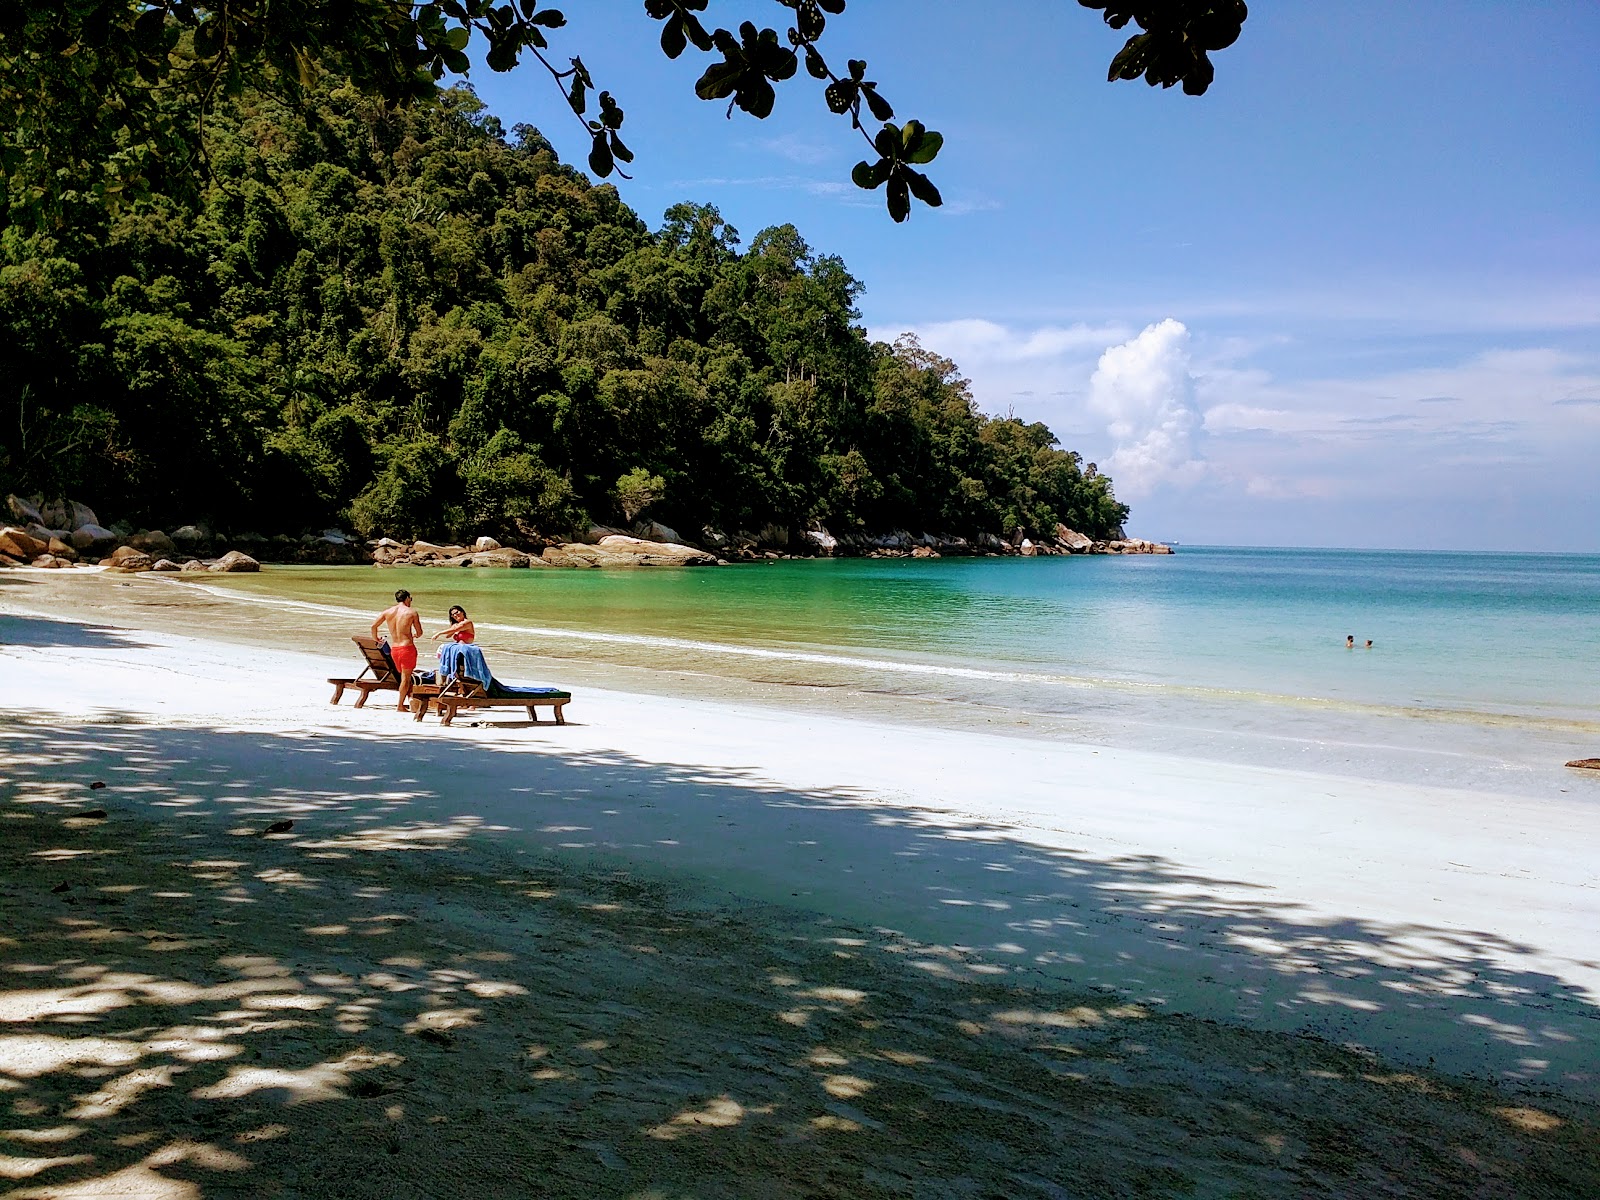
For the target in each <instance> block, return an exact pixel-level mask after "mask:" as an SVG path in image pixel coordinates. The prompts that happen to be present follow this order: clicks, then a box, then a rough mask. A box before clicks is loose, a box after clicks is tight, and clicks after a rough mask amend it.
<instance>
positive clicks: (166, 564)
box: [150, 558, 181, 571]
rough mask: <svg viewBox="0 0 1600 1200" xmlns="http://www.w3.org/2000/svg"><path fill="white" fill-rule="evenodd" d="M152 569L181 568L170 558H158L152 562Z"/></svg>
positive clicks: (174, 569) (173, 569)
mask: <svg viewBox="0 0 1600 1200" xmlns="http://www.w3.org/2000/svg"><path fill="white" fill-rule="evenodd" d="M150 569H151V570H152V571H177V570H180V569H181V568H180V567H179V566H178V564H177V563H175V562H173V561H172V560H171V559H170V558H158V559H156V561H155V562H153V563H151V564H150Z"/></svg>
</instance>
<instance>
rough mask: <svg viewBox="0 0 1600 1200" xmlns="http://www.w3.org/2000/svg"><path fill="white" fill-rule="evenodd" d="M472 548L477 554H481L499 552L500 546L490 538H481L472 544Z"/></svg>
mask: <svg viewBox="0 0 1600 1200" xmlns="http://www.w3.org/2000/svg"><path fill="white" fill-rule="evenodd" d="M472 548H473V549H474V550H476V551H477V552H478V553H479V554H483V553H485V552H487V551H489V550H499V549H500V548H501V546H500V543H499V542H497V541H495V540H494V539H493V538H492V537H481V538H479V539H478V540H477V541H475V542H473V543H472Z"/></svg>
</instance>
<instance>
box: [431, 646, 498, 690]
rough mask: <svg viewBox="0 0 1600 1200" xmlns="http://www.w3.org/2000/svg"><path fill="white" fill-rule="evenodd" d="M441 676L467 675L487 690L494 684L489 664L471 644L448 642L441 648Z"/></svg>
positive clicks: (481, 652)
mask: <svg viewBox="0 0 1600 1200" xmlns="http://www.w3.org/2000/svg"><path fill="white" fill-rule="evenodd" d="M439 674H440V676H441V677H444V676H449V677H451V678H459V677H460V676H462V675H465V676H466V677H467V678H468V679H471V680H474V681H476V682H477V683H480V684H482V685H483V687H484V688H485V689H487V688H488V687H489V685H490V684H491V683H493V682H494V676H493V675H492V674H490V672H489V662H488V660H487V659H485V658H484V657H483V651H482V650H479V649H478V648H477V647H476V646H474V645H473V644H472V643H471V642H446V643H445V644H444V645H443V646H440V647H439Z"/></svg>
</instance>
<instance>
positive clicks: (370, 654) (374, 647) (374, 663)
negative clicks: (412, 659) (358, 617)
mask: <svg viewBox="0 0 1600 1200" xmlns="http://www.w3.org/2000/svg"><path fill="white" fill-rule="evenodd" d="M350 640H351V641H352V642H354V643H355V644H356V648H357V649H359V650H360V651H361V657H362V658H364V659H366V660H367V665H366V667H365V668H363V669H362V672H361V674H359V675H357V676H356V677H355V678H354V679H329V680H328V682H329V683H331V684H333V699H332V700H330V701H328V703H329V704H337V703H339V700H340V698H341V697H342V696H343V695H344V690H345V688H355V689H356V690H357V691H359V692H360V693H361V698H360V699H359V700H357V701H356V707H357V708H360V707H361V706H362V705H364V704H365V703H366V702H367V697H368V696H370V695H372V693H373V692H398V691H399V690H400V676H399V675H398V674H397V673H396V671H395V669H394V664H393V663H391V662H390V661H389V660H388V659H387V658H385V657H384V655H383V651H382V650H381V649H379V647H378V639H377V638H371V637H366V636H365V635H363V634H357V635H356V636H355V637H353V638H351V639H350ZM369 671H370V672H371V673H372V678H371V679H368V678H367V673H368V672H369Z"/></svg>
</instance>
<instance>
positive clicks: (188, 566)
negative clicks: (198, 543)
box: [178, 558, 211, 575]
mask: <svg viewBox="0 0 1600 1200" xmlns="http://www.w3.org/2000/svg"><path fill="white" fill-rule="evenodd" d="M178 569H179V570H180V571H183V572H184V573H185V574H189V575H193V574H197V573H203V572H205V571H209V570H210V569H211V568H210V567H208V566H206V565H205V563H203V562H201V561H200V560H199V559H198V558H191V559H190V560H189V561H188V562H186V563H184V564H183V566H182V567H180V568H178Z"/></svg>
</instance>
